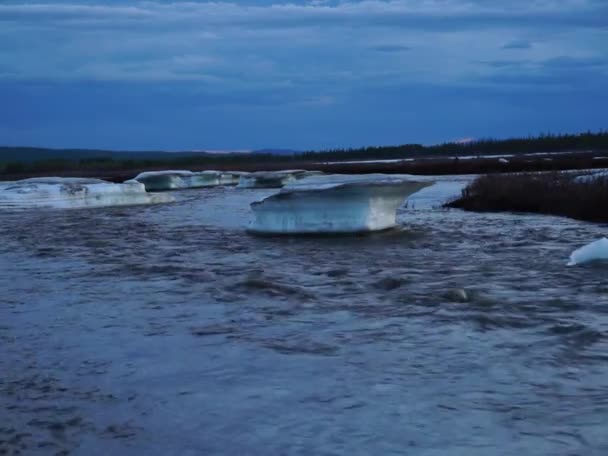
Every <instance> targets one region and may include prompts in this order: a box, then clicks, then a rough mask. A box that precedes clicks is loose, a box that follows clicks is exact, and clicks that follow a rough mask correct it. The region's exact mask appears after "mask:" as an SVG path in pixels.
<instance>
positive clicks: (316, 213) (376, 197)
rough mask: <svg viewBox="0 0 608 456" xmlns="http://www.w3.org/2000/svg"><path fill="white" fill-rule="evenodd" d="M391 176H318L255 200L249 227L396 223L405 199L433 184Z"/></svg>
mask: <svg viewBox="0 0 608 456" xmlns="http://www.w3.org/2000/svg"><path fill="white" fill-rule="evenodd" d="M432 184H433V182H418V181H414V180H409V179H403V178H395V177H391V176H386V175H369V176H339V175H334V176H315V177H310V178H305V179H302V180H300V181H296V182H293V183H290V184H288V185H287V186H286V187H284V188H283V189H282V190H281V191H279V192H278V193H276V194H274V195H271V196H269V197H267V198H265V199H263V200H261V201H257V202H254V203H252V204H251V209H252V211H253V216H254V218H253V220H252V222H251V224H250V226H249V231H251V232H254V233H266V234H306V233H357V232H369V231H379V230H384V229H388V228H391V227H394V226H395V225H396V212H397V209H398V208H399V206H401V204H403V202H404V201H405V199H406V198H407V197H408V196H409V195H411V194H413V193H415V192H417V191H419V190H421V189H423V188H424V187H428V186H430V185H432Z"/></svg>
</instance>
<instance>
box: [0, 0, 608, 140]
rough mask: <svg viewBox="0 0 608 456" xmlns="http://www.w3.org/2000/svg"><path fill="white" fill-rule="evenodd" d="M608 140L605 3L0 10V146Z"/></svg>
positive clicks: (121, 3)
mask: <svg viewBox="0 0 608 456" xmlns="http://www.w3.org/2000/svg"><path fill="white" fill-rule="evenodd" d="M604 128H608V1H607V0H509V1H506V0H505V1H502V0H388V1H387V0H363V1H350V0H345V1H335V0H310V1H302V0H291V1H289V0H247V1H222V0H217V1H213V2H210V1H194V0H190V1H169V0H163V1H150V0H148V1H131V0H116V1H108V0H105V1H104V0H45V1H43V2H40V1H29V0H22V1H17V0H0V145H10V146H16V145H23V146H26V145H27V146H43V147H86V148H108V149H123V150H127V149H129V150H137V149H154V150H161V149H162V150H202V149H215V150H230V149H239V150H242V149H260V148H288V149H299V150H306V149H325V148H335V147H358V146H368V145H389V144H404V143H422V144H435V143H440V142H444V141H451V140H458V139H460V138H488V137H495V138H504V137H512V136H528V135H536V134H539V133H546V132H553V133H560V132H579V131H587V130H599V129H604Z"/></svg>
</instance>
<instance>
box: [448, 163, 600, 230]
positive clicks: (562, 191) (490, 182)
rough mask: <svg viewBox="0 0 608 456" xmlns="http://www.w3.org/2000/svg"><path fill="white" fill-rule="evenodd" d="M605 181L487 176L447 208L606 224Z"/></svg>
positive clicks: (565, 176) (567, 176)
mask: <svg viewBox="0 0 608 456" xmlns="http://www.w3.org/2000/svg"><path fill="white" fill-rule="evenodd" d="M607 203H608V178H607V177H599V178H595V179H588V180H585V181H580V180H579V181H577V180H576V179H575V176H574V175H573V174H572V173H557V172H556V173H524V174H502V175H497V174H494V175H486V176H481V177H478V178H477V179H475V180H474V181H473V182H472V183H471V184H469V185H468V186H467V187H466V188H465V189H463V191H462V195H461V197H460V198H458V199H456V200H454V201H451V202H449V203H447V204H446V206H447V207H453V208H460V209H465V210H470V211H481V212H489V211H493V212H499V211H509V212H533V213H540V214H551V215H560V216H565V217H571V218H575V219H579V220H586V221H592V222H608V204H607Z"/></svg>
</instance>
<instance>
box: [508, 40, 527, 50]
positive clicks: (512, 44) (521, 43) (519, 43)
mask: <svg viewBox="0 0 608 456" xmlns="http://www.w3.org/2000/svg"><path fill="white" fill-rule="evenodd" d="M531 47H532V43H531V42H530V41H528V40H514V41H509V42H508V43H506V44H505V45H504V46H503V47H502V48H503V49H530V48H531Z"/></svg>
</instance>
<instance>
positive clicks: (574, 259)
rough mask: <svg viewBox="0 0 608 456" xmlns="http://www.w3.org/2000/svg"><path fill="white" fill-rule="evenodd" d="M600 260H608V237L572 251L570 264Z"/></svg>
mask: <svg viewBox="0 0 608 456" xmlns="http://www.w3.org/2000/svg"><path fill="white" fill-rule="evenodd" d="M598 260H608V239H606V238H605V237H604V238H602V239H599V240H597V241H595V242H592V243H590V244H587V245H585V246H583V247H581V248H580V249H576V250H575V251H574V252H572V254H571V255H570V261H568V266H576V265H578V264H583V263H589V262H591V261H598Z"/></svg>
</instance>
